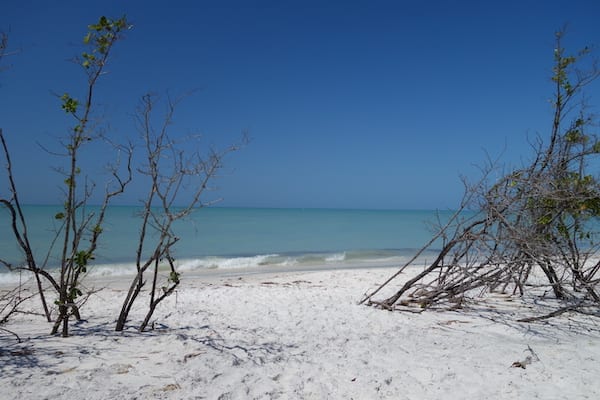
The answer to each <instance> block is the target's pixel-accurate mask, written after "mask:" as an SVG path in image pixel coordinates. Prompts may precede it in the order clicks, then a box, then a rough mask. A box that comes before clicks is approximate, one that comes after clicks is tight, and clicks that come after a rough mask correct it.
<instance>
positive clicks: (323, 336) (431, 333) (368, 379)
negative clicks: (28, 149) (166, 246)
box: [0, 269, 600, 400]
mask: <svg viewBox="0 0 600 400" xmlns="http://www.w3.org/2000/svg"><path fill="white" fill-rule="evenodd" d="M394 271H395V270H394V269H360V270H335V271H332V270H329V271H317V272H277V273H266V274H246V275H239V276H236V275H235V274H232V275H230V276H221V277H219V276H213V277H210V278H209V279H208V278H206V277H204V278H202V277H193V276H185V275H184V276H183V281H182V284H181V286H180V288H179V290H178V291H177V294H176V295H173V296H171V297H170V298H168V299H167V300H166V301H165V302H164V304H161V305H160V306H159V308H158V310H157V313H156V314H155V318H154V320H155V324H154V328H155V329H154V330H153V331H150V332H145V333H138V332H137V331H136V330H134V329H133V328H131V329H128V330H127V331H125V332H123V333H117V332H114V320H115V318H116V315H117V310H118V309H119V307H120V305H121V301H122V300H123V297H124V295H125V293H124V291H123V287H124V285H123V284H122V283H115V282H107V281H104V282H103V281H96V282H93V283H90V284H89V285H90V286H91V285H92V284H93V285H97V286H102V285H106V287H105V288H104V289H102V290H101V291H99V292H98V293H96V294H94V295H93V296H92V297H91V298H90V299H89V301H88V303H86V304H85V306H84V307H83V309H82V314H83V317H84V318H86V319H87V321H86V322H83V323H81V324H79V325H76V326H74V327H73V330H72V333H73V336H72V337H69V338H61V337H53V336H49V335H48V332H49V330H50V326H49V325H48V324H47V323H46V322H44V320H43V318H41V317H39V316H34V315H27V314H20V315H17V316H15V317H14V318H13V319H12V320H11V322H9V323H8V324H7V325H5V326H4V327H5V328H7V329H10V330H12V331H14V332H15V333H17V334H18V335H19V336H21V338H22V339H23V342H22V343H17V341H16V340H15V339H14V337H13V336H10V335H6V334H0V345H1V347H0V387H1V389H0V390H1V393H0V398H2V399H66V398H82V399H87V400H91V399H484V398H486V399H533V398H539V399H597V398H599V397H600V380H599V379H598V374H599V373H600V323H599V321H597V320H596V319H595V318H592V317H585V316H581V315H569V314H565V315H563V316H561V317H559V318H555V319H552V320H549V321H546V322H539V323H531V324H518V323H514V322H513V320H514V319H516V317H515V313H516V312H517V311H519V310H523V307H524V305H523V304H521V302H520V300H518V299H515V300H512V301H507V299H506V298H503V297H494V298H491V299H489V300H488V301H487V302H486V303H485V304H484V305H483V306H481V307H478V308H477V309H472V310H463V311H461V312H425V313H421V314H412V313H404V312H388V311H382V310H377V309H374V308H372V307H367V306H364V305H358V304H357V303H358V301H359V300H360V299H361V296H362V294H363V293H365V292H367V291H369V290H372V289H374V288H375V287H377V285H378V284H379V283H382V282H383V281H384V280H385V279H386V278H387V277H389V276H390V275H391V274H392V273H393V272H394ZM35 305H37V304H35ZM144 306H145V304H141V303H140V304H138V309H137V310H135V312H134V313H132V323H137V322H139V320H140V319H141V318H142V311H143V307H144ZM532 351H533V354H532ZM527 357H530V360H531V363H529V364H526V365H525V367H526V368H519V367H512V364H513V363H514V362H517V361H525V360H526V359H527Z"/></svg>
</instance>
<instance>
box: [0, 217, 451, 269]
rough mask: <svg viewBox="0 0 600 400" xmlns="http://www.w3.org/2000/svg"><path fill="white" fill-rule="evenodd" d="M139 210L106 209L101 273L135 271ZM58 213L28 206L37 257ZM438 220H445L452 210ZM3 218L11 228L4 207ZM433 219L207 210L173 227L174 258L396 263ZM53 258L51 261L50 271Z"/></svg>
mask: <svg viewBox="0 0 600 400" xmlns="http://www.w3.org/2000/svg"><path fill="white" fill-rule="evenodd" d="M91 210H92V211H93V209H91ZM137 210H138V209H137V208H136V207H123V206H119V207H111V208H110V209H109V210H108V214H107V221H106V223H105V225H104V233H103V235H102V236H101V239H100V243H99V248H98V251H97V253H96V259H95V261H94V262H95V270H96V273H98V274H102V275H106V274H118V273H121V272H123V271H128V272H129V273H130V272H131V268H132V266H133V265H132V260H134V258H135V250H136V247H137V239H138V235H139V226H140V219H139V217H138V216H137ZM58 211H60V206H27V207H25V213H26V217H27V220H28V223H29V234H30V240H31V243H32V245H33V247H34V251H35V254H36V257H37V258H38V260H41V259H42V258H43V257H44V256H45V254H46V253H47V245H48V244H49V243H50V241H51V240H52V237H53V236H54V232H56V229H57V227H56V226H55V223H56V222H55V220H54V215H55V214H56V213H57V212H58ZM440 215H441V217H442V219H445V218H448V217H449V216H450V215H451V212H441V213H440ZM0 218H2V220H4V221H5V222H2V224H3V226H4V227H6V228H8V222H9V220H8V213H7V212H6V210H2V211H1V213H0ZM435 219H436V212H435V211H414V210H410V211H402V210H401V211H388V210H335V209H253V208H203V209H200V210H196V211H195V212H194V213H193V214H192V215H191V216H189V217H188V218H186V219H185V220H183V221H179V222H178V223H177V225H176V226H175V232H176V234H177V236H179V237H180V238H181V240H180V242H178V243H177V244H176V247H175V256H176V258H177V260H178V262H179V264H180V268H181V269H182V270H184V271H185V270H203V269H212V270H214V269H232V268H233V269H247V268H259V267H260V268H268V267H275V266H277V267H280V268H290V269H294V268H295V269H300V268H305V267H310V266H313V267H329V268H338V267H339V268H342V267H352V266H365V267H369V266H383V265H395V264H400V263H402V262H405V261H406V260H407V259H408V258H409V257H410V256H412V255H413V254H414V253H415V251H416V250H417V249H419V248H421V247H422V246H423V245H424V244H425V243H426V242H427V241H428V240H429V239H430V237H431V235H432V234H431V229H430V225H429V222H432V221H434V220H435ZM9 233H10V232H9V231H8V229H4V228H3V229H2V230H0V254H2V258H3V259H6V260H10V261H11V262H13V263H18V262H19V261H21V260H22V258H23V257H22V255H21V254H20V253H19V252H18V249H17V246H16V244H15V242H14V239H13V238H12V236H11V235H10V234H9ZM55 260H56V257H51V258H50V262H49V266H50V267H52V265H53V263H54V265H55V264H56V261H55ZM4 278H8V277H7V276H5V277H4ZM0 279H2V278H1V277H0Z"/></svg>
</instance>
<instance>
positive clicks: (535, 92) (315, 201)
mask: <svg viewBox="0 0 600 400" xmlns="http://www.w3.org/2000/svg"><path fill="white" fill-rule="evenodd" d="M123 14H126V15H127V17H128V19H129V20H130V22H132V23H133V24H134V29H133V30H132V31H131V32H129V33H128V35H127V38H126V40H125V41H123V42H121V43H120V44H119V45H118V47H116V48H115V52H114V57H113V60H112V64H111V65H110V68H109V70H110V73H109V74H108V75H106V76H105V77H104V79H103V81H102V82H101V83H100V89H99V91H98V98H97V99H98V101H99V103H101V104H102V107H103V108H102V109H103V114H104V116H105V120H106V121H107V122H108V123H110V126H111V134H113V135H115V137H121V138H122V137H125V136H126V135H135V132H134V130H133V124H132V118H131V115H132V113H133V110H134V108H135V105H136V103H137V100H138V99H139V97H140V96H141V95H142V94H144V93H146V92H148V91H154V92H159V93H164V92H165V91H167V90H168V91H169V92H170V93H172V94H180V93H183V92H186V91H188V90H190V89H198V91H197V92H196V93H195V94H194V95H193V96H192V97H190V98H188V99H187V100H186V101H185V102H184V103H183V104H182V106H181V107H180V108H179V110H178V114H177V115H176V125H175V126H174V128H176V129H177V130H178V131H179V132H182V133H185V134H188V133H192V132H201V133H202V134H203V135H204V137H205V140H206V143H207V144H210V145H214V146H216V147H219V146H225V145H226V144H228V143H231V142H233V141H236V140H237V139H238V137H239V135H240V133H241V132H242V131H243V130H248V132H249V134H250V136H251V138H252V142H251V143H250V144H249V145H248V146H247V147H245V148H244V149H243V150H242V151H240V152H239V153H236V154H233V155H232V156H231V157H229V158H228V159H227V160H226V166H227V168H226V169H225V170H224V171H223V175H224V176H223V177H222V178H221V179H219V181H218V182H216V184H217V185H218V186H219V191H218V192H215V193H213V194H212V195H213V196H223V197H224V199H225V200H224V201H223V202H222V203H221V204H222V205H225V206H250V207H332V208H336V207H344V208H393V209H398V208H401V209H402V208H417V209H418V208H452V207H454V206H455V205H456V204H457V202H458V201H459V199H460V197H461V194H462V185H461V182H460V179H459V175H460V174H463V175H467V176H472V177H475V176H477V169H476V168H474V166H473V165H475V164H479V165H481V164H482V163H483V161H484V160H485V152H486V151H487V152H488V153H490V154H491V155H492V156H497V155H499V154H501V153H502V152H504V159H505V160H506V162H507V163H508V164H514V163H518V162H519V160H520V159H521V158H523V157H527V155H528V154H529V153H530V147H529V145H528V142H527V138H528V137H529V138H531V137H533V136H535V135H536V134H538V133H539V134H541V135H545V134H546V133H547V131H548V128H549V126H550V118H551V109H550V105H549V104H548V99H549V98H550V96H551V91H552V87H551V85H550V81H549V78H550V74H551V72H550V69H551V67H552V65H551V63H552V49H553V44H554V36H553V35H554V32H555V31H556V30H557V29H558V28H560V27H562V26H563V25H564V24H565V23H568V24H569V32H570V33H569V35H568V37H567V41H566V45H567V46H570V48H572V49H576V48H579V47H583V46H584V45H588V44H595V45H600V24H599V23H598V17H599V16H600V2H598V1H595V0H590V1H577V0H576V1H552V0H550V1H541V0H540V1H531V0H519V1H506V0H504V1H481V0H477V1H416V0H411V1H400V0H399V1H377V0H373V1H177V0H171V1H168V2H167V1H149V0H144V1H137V0H136V1H131V0H130V1H97V2H96V1H94V2H90V1H87V2H82V1H73V0H63V1H60V2H58V1H56V2H54V1H52V2H50V1H29V0H19V1H13V0H6V1H4V2H3V3H2V6H0V29H3V30H4V31H10V48H11V49H12V50H18V54H17V55H14V56H11V57H9V58H5V60H4V62H3V65H4V66H5V67H10V68H9V69H7V70H4V71H2V72H1V73H0V126H1V127H2V128H3V129H4V132H5V135H6V136H7V138H8V140H9V144H10V146H11V148H12V151H13V158H14V164H15V166H14V168H15V169H16V170H17V178H18V184H19V186H20V188H21V191H22V194H21V196H22V199H23V200H24V201H25V202H27V203H57V202H60V201H61V199H60V189H59V188H60V186H61V178H60V177H59V176H57V174H56V173H55V172H54V170H53V169H52V167H53V166H57V165H59V164H60V162H61V160H59V159H57V158H56V157H52V156H50V155H48V154H47V153H46V152H45V151H44V150H42V149H41V148H40V147H39V146H38V145H37V144H36V143H41V144H43V145H46V146H49V147H51V148H53V147H52V146H54V145H53V143H54V141H55V138H56V137H60V136H61V135H64V134H65V132H66V131H67V128H68V126H69V125H70V123H71V121H70V120H69V119H68V118H66V116H65V115H64V113H63V112H61V110H60V105H59V101H58V100H57V98H56V97H55V96H54V95H53V93H60V94H62V93H63V92H65V91H69V92H70V93H71V94H73V95H75V96H78V97H82V89H83V88H84V84H85V82H84V76H83V75H82V73H81V71H80V70H79V69H78V67H77V66H76V65H74V64H71V63H69V61H68V60H69V59H70V58H71V57H73V56H74V55H76V54H78V53H79V52H80V51H81V47H80V45H79V44H80V43H81V38H82V37H83V35H84V34H85V31H86V27H87V25H88V24H89V23H93V22H95V21H96V20H97V18H98V17H99V16H100V15H106V16H109V17H118V16H121V15H123ZM599 55H600V53H599ZM592 89H593V91H592V92H590V95H591V96H592V103H594V104H600V103H599V102H600V98H599V97H600V91H598V87H597V86H596V87H595V88H592ZM594 91H595V92H594ZM54 148H55V146H54ZM104 156H106V158H107V160H108V159H109V157H108V156H109V155H103V154H95V155H93V156H92V157H104ZM99 183H100V182H99ZM3 185H4V184H3ZM4 187H5V186H4ZM0 190H2V191H3V192H4V191H5V190H6V189H5V188H4V189H0ZM139 197H140V193H139V192H138V191H137V188H135V187H134V188H133V190H132V191H130V192H129V193H128V194H127V196H125V197H124V198H122V199H121V200H120V201H121V202H124V203H136V201H137V199H138V198H139Z"/></svg>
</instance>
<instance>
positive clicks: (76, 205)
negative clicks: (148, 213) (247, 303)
mask: <svg viewBox="0 0 600 400" xmlns="http://www.w3.org/2000/svg"><path fill="white" fill-rule="evenodd" d="M127 29H129V25H128V23H127V20H126V19H125V18H124V17H123V18H119V19H115V20H111V19H108V18H106V17H101V18H100V19H99V20H98V22H97V23H96V24H93V25H90V26H89V30H88V33H87V34H86V35H85V37H84V40H83V43H84V45H85V47H86V51H85V52H83V53H81V55H80V56H79V57H77V58H76V59H75V61H76V63H77V64H79V66H80V67H81V68H82V69H83V71H84V73H85V76H86V77H87V85H86V89H85V95H84V97H83V101H80V100H78V99H77V98H75V97H74V96H71V95H70V94H69V93H65V94H63V95H62V96H60V101H61V108H62V110H63V111H64V112H65V113H67V114H68V115H69V116H70V117H71V118H72V119H73V120H74V125H73V127H72V128H71V130H70V132H69V134H68V135H67V137H66V138H65V139H64V141H63V142H61V143H62V145H63V150H62V151H61V152H59V153H58V155H59V156H62V157H64V158H66V159H67V160H68V161H67V165H66V166H65V167H61V168H58V172H59V173H60V174H62V175H63V182H64V188H65V189H64V191H63V193H64V203H63V209H62V210H60V211H59V212H57V213H56V215H55V219H56V221H58V222H59V228H58V229H57V231H56V236H55V238H54V240H53V241H52V242H51V243H50V245H49V249H48V252H47V255H46V257H45V258H44V259H43V260H41V261H39V260H38V259H36V257H35V255H34V252H33V248H32V245H31V244H30V240H29V234H28V228H27V222H26V217H25V214H24V212H23V208H22V205H21V201H20V199H19V196H18V190H17V185H16V182H15V179H14V174H13V171H12V164H11V160H10V152H9V149H8V146H7V143H6V140H5V137H4V135H3V133H2V131H1V130H0V139H1V143H2V148H3V151H4V155H5V159H6V164H7V166H6V171H7V176H8V183H9V185H8V186H9V191H10V196H7V197H4V196H1V197H0V203H1V204H2V205H3V206H4V207H5V208H6V209H7V210H8V212H9V215H10V221H11V223H10V229H11V230H12V233H13V235H14V237H15V239H16V241H17V244H18V246H19V248H20V249H21V250H22V252H23V254H24V255H25V259H26V262H25V265H24V266H17V267H15V266H13V265H12V264H11V263H9V262H8V261H6V260H0V262H1V263H2V264H4V265H5V266H6V267H8V268H9V269H12V270H15V269H24V270H27V271H30V272H32V273H33V275H34V277H35V279H36V281H37V283H38V289H39V294H40V297H41V301H42V305H43V308H44V313H45V315H46V317H47V319H48V321H49V322H50V321H51V313H50V309H49V307H48V304H47V302H46V296H45V292H44V290H43V288H42V282H41V279H42V278H43V279H45V280H46V281H47V282H48V283H49V284H50V286H51V288H52V289H54V291H55V293H56V296H57V299H56V301H55V304H56V305H57V307H58V316H57V318H56V320H55V322H54V327H53V329H52V333H57V332H58V331H59V330H61V333H62V335H63V336H68V335H69V319H70V317H71V316H74V317H75V318H76V319H80V318H81V316H80V313H79V306H80V302H79V299H80V297H81V296H82V295H83V291H82V287H81V279H82V277H83V276H84V275H85V273H86V272H87V268H88V265H89V263H90V262H91V261H92V260H93V259H94V254H95V251H96V247H97V244H98V239H99V237H100V235H101V234H102V224H103V222H104V218H105V215H106V209H107V207H108V205H109V203H110V201H111V199H112V198H114V197H115V196H117V195H119V194H120V193H122V192H123V191H124V189H125V187H126V185H127V184H128V183H129V182H130V181H131V169H130V167H129V165H130V164H129V162H130V160H131V151H130V149H129V148H124V147H119V149H118V152H119V153H120V154H124V155H125V162H124V165H125V166H124V167H123V168H120V167H122V165H121V163H120V162H119V161H117V162H116V164H114V165H113V166H112V167H111V171H110V172H111V174H112V177H113V178H114V179H113V180H112V181H111V182H108V183H107V184H106V188H105V194H104V196H103V201H102V204H101V206H100V207H99V208H98V210H97V211H96V212H90V211H88V209H87V208H86V206H87V205H88V201H89V199H90V197H91V195H92V193H93V189H94V187H95V184H94V183H93V182H92V181H91V180H90V179H88V177H87V176H86V175H85V174H84V173H83V172H82V166H81V150H82V149H83V148H84V147H85V146H89V145H90V144H91V143H94V142H97V141H102V139H103V138H102V135H101V134H99V133H98V132H97V131H96V126H95V123H94V122H93V109H94V104H95V103H94V93H95V88H96V86H97V83H98V80H99V79H100V77H101V76H102V75H103V74H104V73H105V72H106V66H107V63H108V60H109V56H110V54H111V50H112V48H113V46H114V45H115V44H116V43H117V42H118V41H119V40H120V39H121V38H122V35H123V32H125V31H126V30H127ZM120 172H123V175H121V174H120ZM55 249H56V250H57V251H58V254H59V255H58V267H59V268H58V276H57V275H55V273H54V272H51V271H50V270H49V269H47V267H48V266H49V263H50V260H51V257H52V256H51V255H52V254H53V251H54V250H55Z"/></svg>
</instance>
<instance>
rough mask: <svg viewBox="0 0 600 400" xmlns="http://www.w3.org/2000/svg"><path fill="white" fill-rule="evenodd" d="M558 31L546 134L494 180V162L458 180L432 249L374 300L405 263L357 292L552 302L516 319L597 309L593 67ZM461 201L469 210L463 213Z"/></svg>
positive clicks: (432, 299) (439, 301)
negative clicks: (461, 192)
mask: <svg viewBox="0 0 600 400" xmlns="http://www.w3.org/2000/svg"><path fill="white" fill-rule="evenodd" d="M563 36H564V32H563V31H560V32H558V33H557V34H556V45H555V49H554V54H553V57H554V66H553V75H552V83H553V85H554V95H553V98H552V106H553V111H554V113H553V119H552V124H551V131H550V134H549V136H548V138H547V141H544V140H543V139H542V138H538V139H537V140H536V141H535V142H534V143H533V144H532V146H533V149H534V154H533V158H532V160H531V163H530V164H529V165H526V166H524V167H522V168H519V169H516V170H513V171H511V172H509V173H507V174H504V176H503V177H502V178H500V179H496V180H493V181H492V180H491V179H490V177H491V176H492V175H493V174H492V172H495V171H496V168H495V163H490V165H489V166H487V167H485V168H484V174H483V175H484V176H483V178H482V179H481V181H480V182H479V183H477V184H475V185H469V184H466V183H465V185H466V188H467V189H466V192H465V193H466V194H465V196H464V198H463V201H462V203H461V205H460V207H459V211H458V212H457V213H456V214H455V215H454V216H453V217H452V218H451V219H450V221H449V222H448V223H447V224H440V225H439V229H438V232H439V233H438V234H437V235H436V236H435V237H434V239H433V240H432V241H431V242H430V243H429V244H428V245H427V246H425V248H424V249H423V250H425V249H427V248H430V247H431V246H432V245H433V243H434V241H435V240H440V241H441V242H442V248H441V251H440V252H439V253H438V256H437V257H436V259H435V260H434V261H433V262H432V263H431V264H429V265H428V266H427V267H426V268H425V269H424V270H423V271H422V272H420V273H418V274H417V275H416V276H415V277H413V278H412V279H410V280H408V281H407V282H406V283H404V284H403V285H402V286H401V287H400V288H399V290H397V291H396V293H394V294H393V295H392V296H390V297H387V298H384V299H377V300H376V299H375V298H374V296H375V295H376V294H377V293H378V292H379V291H380V290H381V289H382V288H383V287H384V286H387V285H388V284H390V283H391V282H392V281H394V280H395V278H396V277H397V276H398V275H399V274H400V273H401V272H403V271H404V270H405V268H406V266H407V265H408V264H407V265H405V266H404V267H403V268H401V270H400V271H398V273H396V274H395V275H394V276H392V277H391V278H390V279H389V280H388V281H387V282H386V283H385V284H384V285H382V286H381V287H380V288H378V289H377V290H375V291H374V292H373V293H370V294H369V295H367V296H366V297H365V298H364V299H363V301H362V302H366V303H368V304H371V305H375V306H378V307H382V308H385V309H405V310H415V308H414V307H411V306H412V305H417V306H418V310H425V309H428V308H439V307H442V308H457V307H461V306H463V305H464V304H465V302H466V301H467V300H469V299H471V298H473V297H474V296H476V295H478V294H482V293H488V292H490V291H499V292H502V293H508V294H512V295H516V294H518V295H525V294H527V295H532V296H541V297H544V296H548V295H549V294H552V296H553V297H554V299H555V300H556V304H557V305H556V306H555V309H553V310H552V311H550V312H548V311H546V312H545V313H543V314H541V315H537V316H533V317H527V318H523V319H522V320H523V321H531V320H535V319H540V318H546V317H552V316H556V315H559V314H561V313H563V312H566V311H577V312H588V311H591V312H593V313H597V312H598V311H599V307H600V274H599V271H600V252H599V250H600V241H599V240H598V226H599V225H598V224H599V222H600V221H599V217H600V184H599V181H598V175H597V173H596V171H597V169H596V168H597V165H598V164H597V163H598V161H599V159H600V157H599V156H600V142H599V141H598V138H597V137H596V136H595V135H594V133H593V131H592V130H593V128H594V127H595V126H597V125H596V122H597V121H595V120H594V116H593V115H592V114H590V113H589V111H588V110H589V109H588V104H587V103H586V101H587V99H586V97H585V96H584V93H583V89H584V88H585V87H587V86H588V85H590V84H591V83H592V82H593V81H595V80H596V79H597V78H598V77H599V76H600V69H599V68H598V66H597V64H596V63H595V62H591V63H589V64H585V61H586V60H587V59H588V58H589V56H590V50H589V48H587V47H586V48H584V49H582V50H581V51H579V52H577V53H575V54H567V52H566V50H565V49H564V47H563V45H562V41H563ZM582 65H586V66H587V67H586V68H585V69H582V68H581V66H582ZM468 209H469V210H474V211H475V212H474V213H471V214H468V215H467V214H465V213H463V211H465V210H468ZM466 215H467V216H466Z"/></svg>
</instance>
